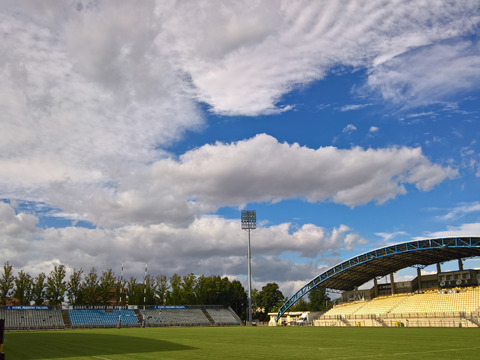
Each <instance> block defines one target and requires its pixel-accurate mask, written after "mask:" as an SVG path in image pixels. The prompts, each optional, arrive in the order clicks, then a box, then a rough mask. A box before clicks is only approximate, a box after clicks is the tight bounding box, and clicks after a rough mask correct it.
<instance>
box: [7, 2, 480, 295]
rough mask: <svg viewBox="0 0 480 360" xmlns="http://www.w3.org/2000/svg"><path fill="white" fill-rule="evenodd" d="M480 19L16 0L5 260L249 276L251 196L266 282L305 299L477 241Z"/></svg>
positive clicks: (331, 6) (326, 5) (10, 7)
mask: <svg viewBox="0 0 480 360" xmlns="http://www.w3.org/2000/svg"><path fill="white" fill-rule="evenodd" d="M479 19H480V9H479V7H478V4H477V3H476V2H474V1H471V2H469V1H452V2H448V3H445V2H443V1H432V2H428V3H411V2H407V1H396V2H384V1H365V2H362V1H344V2H337V1H325V2H311V1H298V2H291V1H257V2H255V1H254V2H252V1H247V2H245V3H243V2H241V1H224V2H221V3H216V2H209V1H206V2H198V1H184V2H175V1H174V2H163V1H159V2H155V1H144V2H142V3H141V4H139V3H133V2H126V1H125V2H124V1H121V2H118V1H76V2H62V3H60V4H54V3H52V4H50V3H39V2H37V1H25V2H22V3H21V4H18V3H17V2H16V1H3V2H2V3H1V4H0V26H1V30H2V34H3V41H2V44H1V45H0V49H1V51H0V54H2V55H0V59H1V64H2V68H1V70H2V71H1V72H0V83H1V84H2V86H1V87H0V105H1V107H2V109H3V111H2V113H1V114H0V134H1V135H0V146H1V149H0V150H1V155H0V169H1V170H0V199H2V202H0V224H1V225H2V226H1V229H0V244H1V246H2V249H4V250H3V251H2V254H1V255H0V262H2V263H4V262H6V261H9V262H10V263H11V264H12V265H13V266H14V268H15V269H16V270H20V269H24V270H26V271H28V272H30V273H31V274H37V273H39V272H42V271H43V272H46V273H48V272H49V271H50V270H51V269H52V267H53V266H54V265H58V264H64V265H66V266H67V268H68V269H69V271H71V270H72V269H74V268H76V269H78V268H83V269H85V270H87V271H88V270H89V269H90V268H91V267H93V266H95V267H96V268H97V269H98V270H99V271H103V270H105V269H107V268H112V269H113V270H114V271H115V272H116V273H117V275H118V274H119V272H120V269H121V264H122V263H123V264H124V268H125V271H126V276H127V277H130V276H135V277H139V278H140V277H141V276H142V275H143V268H144V264H145V263H147V264H148V268H149V271H150V272H151V273H152V274H154V275H156V274H166V275H167V276H170V275H172V274H173V273H175V272H176V273H178V274H180V275H185V274H188V273H194V274H197V275H201V274H205V275H211V274H218V275H225V276H229V277H231V278H238V279H240V280H242V281H243V282H244V283H245V285H246V281H245V279H246V269H247V265H246V233H245V232H242V230H241V228H240V224H239V217H240V210H242V209H255V210H256V211H257V219H258V229H257V230H255V231H254V232H253V233H252V253H253V265H252V267H253V268H252V273H253V277H254V280H253V284H254V286H255V287H257V288H261V287H262V286H263V285H264V284H265V283H267V282H273V281H274V282H277V283H278V284H279V285H280V287H281V289H282V291H283V292H284V294H285V295H291V294H292V293H293V292H294V291H296V290H297V289H298V288H300V287H301V286H302V285H303V284H304V283H305V282H307V281H309V280H310V279H311V278H313V277H315V276H316V275H318V274H319V273H320V272H322V271H324V270H325V269H326V268H328V267H329V266H332V265H334V264H336V263H338V262H340V261H343V260H345V259H347V258H349V257H352V256H355V255H357V254H359V253H361V252H365V251H369V250H371V249H373V248H377V247H381V246H385V245H388V244H390V243H396V242H402V241H408V240H411V239H417V238H429V237H440V236H479V235H480V218H479V215H480V200H479V199H478V195H477V194H478V193H479V190H480V181H479V179H480V155H479V151H480V149H479V146H480V143H479V142H478V140H477V139H478V138H479V135H480V126H479V114H480V113H479V111H480V107H479V101H480V86H479V85H480V70H479V69H480V43H479V41H478V34H479V29H480V28H479V24H480V21H479ZM445 266H446V267H447V268H448V267H450V268H454V267H455V266H456V265H455V264H453V265H452V264H445ZM468 266H470V267H478V266H479V264H478V263H477V262H476V261H470V262H468ZM424 271H426V272H429V271H433V269H430V268H427V269H425V270H424ZM413 274H415V270H408V269H407V270H405V271H402V272H399V274H397V276H398V278H399V279H405V278H408V277H409V276H412V275H413Z"/></svg>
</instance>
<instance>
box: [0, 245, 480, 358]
mask: <svg viewBox="0 0 480 360" xmlns="http://www.w3.org/2000/svg"><path fill="white" fill-rule="evenodd" d="M479 255H480V238H477V237H458V238H439V239H427V240H417V241H410V242H405V243H400V244H396V245H391V246H387V247H384V248H380V249H376V250H372V251H369V252H367V253H363V254H360V255H358V256H355V257H353V258H351V259H348V260H346V261H344V262H342V263H340V264H338V265H336V266H334V267H332V268H330V269H328V270H327V271H325V272H323V273H321V274H319V275H318V276H317V277H315V278H314V279H313V280H311V281H310V282H308V283H307V284H306V285H305V286H303V287H302V288H301V289H300V290H299V291H297V292H296V293H295V294H294V295H293V296H292V297H291V298H290V299H288V300H287V301H286V302H285V303H284V304H283V305H282V306H281V307H280V308H279V311H278V313H275V314H271V321H270V323H268V325H269V326H268V327H258V326H257V327H250V326H241V325H242V322H241V320H240V318H239V317H238V316H237V314H235V312H234V311H233V310H232V309H231V308H229V307H224V306H193V305H170V306H166V305H165V306H162V305H152V306H137V305H128V306H63V307H62V306H59V307H53V306H52V307H50V306H47V305H42V306H5V307H2V309H1V310H0V318H1V319H4V320H5V330H6V332H7V334H6V344H7V347H6V349H7V352H6V353H7V355H8V354H9V353H11V354H12V357H11V358H12V359H15V358H18V359H24V358H25V359H28V358H32V359H53V358H64V357H65V358H70V357H71V358H77V357H75V356H73V354H77V355H79V356H80V355H82V356H80V357H78V358H79V359H84V358H92V357H93V358H101V359H126V358H129V356H131V354H132V353H135V354H138V353H141V354H143V355H142V356H143V357H141V358H147V359H149V358H152V359H153V358H158V357H157V356H158V351H160V350H159V346H160V345H159V344H158V343H156V342H154V343H149V342H148V341H147V340H145V339H148V338H150V337H152V336H153V337H160V338H161V339H165V338H171V340H172V342H174V343H176V342H178V341H180V340H179V338H181V339H185V337H188V336H193V338H198V339H202V340H201V341H203V343H204V344H205V345H206V344H209V343H210V341H212V339H214V338H215V337H225V336H226V337H228V338H229V339H228V340H226V339H225V338H223V340H221V341H222V342H225V343H226V344H229V343H231V342H233V343H235V344H236V345H235V346H248V343H249V342H250V341H257V343H258V336H259V334H261V335H260V336H262V337H265V339H268V340H266V341H269V342H271V343H276V344H277V346H280V344H281V342H282V341H285V340H282V339H283V337H284V336H287V337H288V338H289V339H290V341H299V342H302V341H301V340H302V339H305V337H307V338H311V339H312V340H313V339H314V338H316V337H317V336H320V335H321V336H324V337H326V338H328V339H329V341H333V340H332V337H340V338H341V337H342V336H345V335H346V333H339V331H349V330H348V328H363V327H365V328H364V329H363V330H361V331H362V332H361V333H358V332H356V333H348V336H352V337H353V339H355V340H354V341H356V342H358V344H357V345H355V346H358V347H361V346H362V342H363V341H365V338H366V337H367V338H368V337H371V336H374V337H375V338H376V339H378V341H380V342H382V341H385V340H382V339H383V338H384V337H385V336H386V337H389V336H391V333H390V332H389V330H388V329H386V328H412V329H411V330H408V331H412V332H411V333H410V332H409V333H407V334H402V337H405V336H406V337H407V338H408V339H409V341H411V344H413V345H412V346H414V345H415V344H416V343H415V341H416V340H414V338H416V337H418V333H417V332H416V330H415V329H414V328H420V327H421V328H425V327H428V328H430V329H429V330H428V332H427V333H422V334H423V335H425V334H427V336H432V338H437V339H438V338H439V336H441V334H442V333H438V332H437V331H442V329H443V330H445V328H478V327H479V326H480V319H479V315H480V287H479V283H480V271H478V270H476V269H465V268H464V267H463V262H464V261H465V260H466V259H471V258H475V257H478V256H479ZM452 261H454V262H457V263H458V270H454V271H442V265H443V264H445V263H446V262H452ZM435 264H436V267H437V273H436V274H428V275H425V274H424V275H422V274H421V269H423V268H424V267H426V266H429V265H435ZM408 267H414V268H416V269H417V277H415V278H414V279H412V280H411V281H398V282H395V275H394V273H395V272H397V271H399V270H402V269H405V268H408ZM385 276H389V277H390V283H384V284H379V283H378V281H377V280H378V278H380V277H385ZM370 281H373V287H372V288H367V289H363V290H360V289H359V287H360V286H361V285H363V284H365V283H368V282H370ZM317 287H323V288H326V289H333V290H336V291H341V298H340V299H341V301H340V303H339V304H337V305H336V306H334V307H333V308H332V309H330V310H328V311H326V312H324V313H319V314H308V313H301V312H300V313H299V312H289V311H288V310H289V309H290V308H291V307H292V306H293V305H294V304H295V303H296V302H297V301H298V300H300V299H301V298H302V297H303V296H304V295H306V294H307V293H308V292H309V291H311V290H313V289H315V288H317ZM299 320H306V321H303V322H302V321H301V322H299ZM300 324H301V325H303V326H301V327H300V326H297V325H300ZM277 325H290V326H288V329H286V328H284V327H280V326H277ZM305 325H308V326H305ZM272 326H273V327H277V330H275V329H274V328H272ZM117 329H120V330H117ZM263 329H265V330H267V329H271V330H270V331H269V332H266V331H265V330H263ZM282 329H285V330H282ZM342 329H343V330H342ZM435 329H438V330H435ZM45 330H49V331H45ZM51 330H60V331H53V332H52V331H51ZM472 330H473V329H472ZM112 331H117V332H116V333H115V332H112ZM118 331H121V332H118ZM278 331H281V332H278ZM285 331H288V333H286V332H285ZM372 331H374V333H372ZM450 331H453V332H451V333H449V335H448V336H449V337H450V338H451V339H457V338H461V339H463V340H465V339H466V338H468V337H470V336H476V335H475V334H476V332H475V333H470V332H468V333H465V332H458V331H459V330H458V329H451V330H450ZM463 331H468V329H463ZM33 334H38V335H33ZM55 334H57V335H55ZM58 334H68V336H67V337H62V336H58ZM372 334H374V335H372ZM87 335H88V336H87ZM86 336H87V337H88V338H89V339H90V340H89V342H90V344H91V345H88V346H87V347H86V349H84V350H82V351H83V352H82V351H80V350H75V351H73V350H72V348H71V346H72V342H76V341H78V340H80V341H84V340H82V339H83V338H84V337H86ZM125 336H128V337H133V338H135V339H136V341H140V340H139V339H143V340H141V342H146V343H148V345H145V346H147V348H148V349H149V350H148V351H147V350H145V349H140V348H138V346H143V345H134V346H133V348H128V349H124V350H120V349H122V346H121V345H120V343H123V342H124V341H131V338H127V337H125ZM37 337H38V339H37ZM144 337H146V338H144ZM172 337H173V338H172ZM65 338H68V339H70V340H68V341H67V342H66V343H65V344H63V345H62V341H63V340H59V339H65ZM105 338H107V339H108V340H105ZM127 339H129V340H127ZM32 341H33V342H35V341H39V342H41V343H43V344H44V345H43V346H45V342H46V344H47V345H48V346H47V348H48V347H53V348H55V349H57V350H56V351H58V352H60V354H61V355H59V356H55V355H51V354H50V353H48V351H47V353H45V355H44V357H40V355H37V356H38V357H35V356H34V357H25V356H27V355H26V354H27V353H28V354H30V353H31V351H32V349H31V348H28V347H27V348H28V349H29V350H28V352H25V351H26V350H25V348H24V346H23V345H18V344H24V345H25V342H27V343H31V342H32ZM97 341H98V342H100V344H97V345H93V344H96V342H97ZM162 341H164V340H162ZM182 341H185V340H182ZM218 341H220V340H218ZM459 341H460V340H459ZM422 342H423V340H421V341H420V343H422ZM420 343H419V344H418V346H421V344H420ZM458 344H461V342H458ZM164 345H165V344H164ZM184 345H185V347H184V348H183V347H181V348H182V349H183V350H186V349H189V346H191V343H190V342H188V341H187V342H186V343H185V344H184ZM217 345H218V347H219V349H223V350H220V351H221V352H222V353H226V352H227V353H228V351H229V350H227V349H224V346H226V345H219V343H217ZM257 345H258V344H257ZM235 346H234V347H235ZM415 346H416V345H415ZM444 346H445V348H444V349H443V350H438V349H442V347H441V346H439V344H438V343H437V344H436V346H435V348H436V349H437V350H428V351H427V353H429V354H430V352H431V351H433V353H435V356H436V357H438V356H439V355H440V358H441V357H442V356H445V358H447V357H448V356H451V353H450V351H451V350H452V348H451V347H450V345H448V343H445V344H444ZM160 347H161V346H160ZM227 347H228V346H227ZM293 348H295V347H292V349H293ZM39 349H40V350H38V354H44V352H42V350H41V349H42V346H40V347H39ZM175 349H176V348H175ZM198 349H201V346H200V347H199V348H198ZM255 349H256V350H255V354H253V353H251V354H250V355H251V356H249V357H250V358H260V357H261V356H258V357H257V355H258V354H262V350H261V349H262V348H258V347H255ZM454 349H457V350H458V351H459V353H462V351H463V352H465V354H463V353H462V355H461V356H462V357H464V358H469V356H470V354H472V351H471V350H472V348H470V347H465V346H463V345H462V346H461V347H454ZM475 349H476V348H475ZM22 351H23V352H22ZM72 351H73V352H72ZM162 351H165V350H162ZM169 351H170V350H169ZM172 351H178V349H177V350H172ZM198 351H199V358H202V357H203V356H205V354H207V353H211V351H212V350H211V349H209V350H206V349H203V350H198ZM71 352H72V353H71ZM144 352H145V353H148V354H145V353H144ZM33 353H34V354H35V352H33ZM70 353H71V354H72V355H71V356H70V355H69V356H66V354H70ZM176 354H177V355H178V358H182V357H183V356H185V354H183V355H181V352H176ZM398 354H402V355H408V354H410V353H409V352H399V353H398ZM412 354H413V353H412ZM2 355H5V354H2ZM112 355H114V356H113V357H112ZM147 355H148V356H147ZM191 355H192V354H189V356H187V357H191ZM149 356H150V357H149ZM352 356H353V355H352ZM193 357H195V356H193ZM291 357H292V358H296V356H294V355H293V354H292V356H291ZM9 358H10V357H9ZM472 358H473V357H472Z"/></svg>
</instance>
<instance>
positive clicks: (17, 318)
mask: <svg viewBox="0 0 480 360" xmlns="http://www.w3.org/2000/svg"><path fill="white" fill-rule="evenodd" d="M0 318H1V319H5V329H6V330H41V329H65V328H98V327H117V326H121V327H140V326H142V325H144V326H149V327H154V326H230V325H240V324H241V321H240V319H239V318H238V316H237V315H236V314H235V313H234V312H233V311H232V310H231V309H230V308H221V309H216V308H213V309H210V308H207V309H188V308H187V309H161V310H160V309H145V310H133V309H113V310H112V309H110V310H104V309H69V310H63V311H62V310H59V309H47V310H5V309H3V308H2V309H0Z"/></svg>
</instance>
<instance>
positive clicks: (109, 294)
mask: <svg viewBox="0 0 480 360" xmlns="http://www.w3.org/2000/svg"><path fill="white" fill-rule="evenodd" d="M114 288H115V275H114V273H113V271H112V269H107V270H106V271H104V272H102V276H101V277H100V280H99V283H98V298H99V302H100V304H102V305H108V304H110V300H111V299H112V298H113V297H114V296H113V291H114Z"/></svg>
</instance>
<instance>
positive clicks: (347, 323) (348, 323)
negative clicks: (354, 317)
mask: <svg viewBox="0 0 480 360" xmlns="http://www.w3.org/2000/svg"><path fill="white" fill-rule="evenodd" d="M339 319H340V321H341V322H343V323H344V324H345V325H346V326H352V324H350V321H348V320H347V319H346V318H345V317H344V316H340V318H339Z"/></svg>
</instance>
